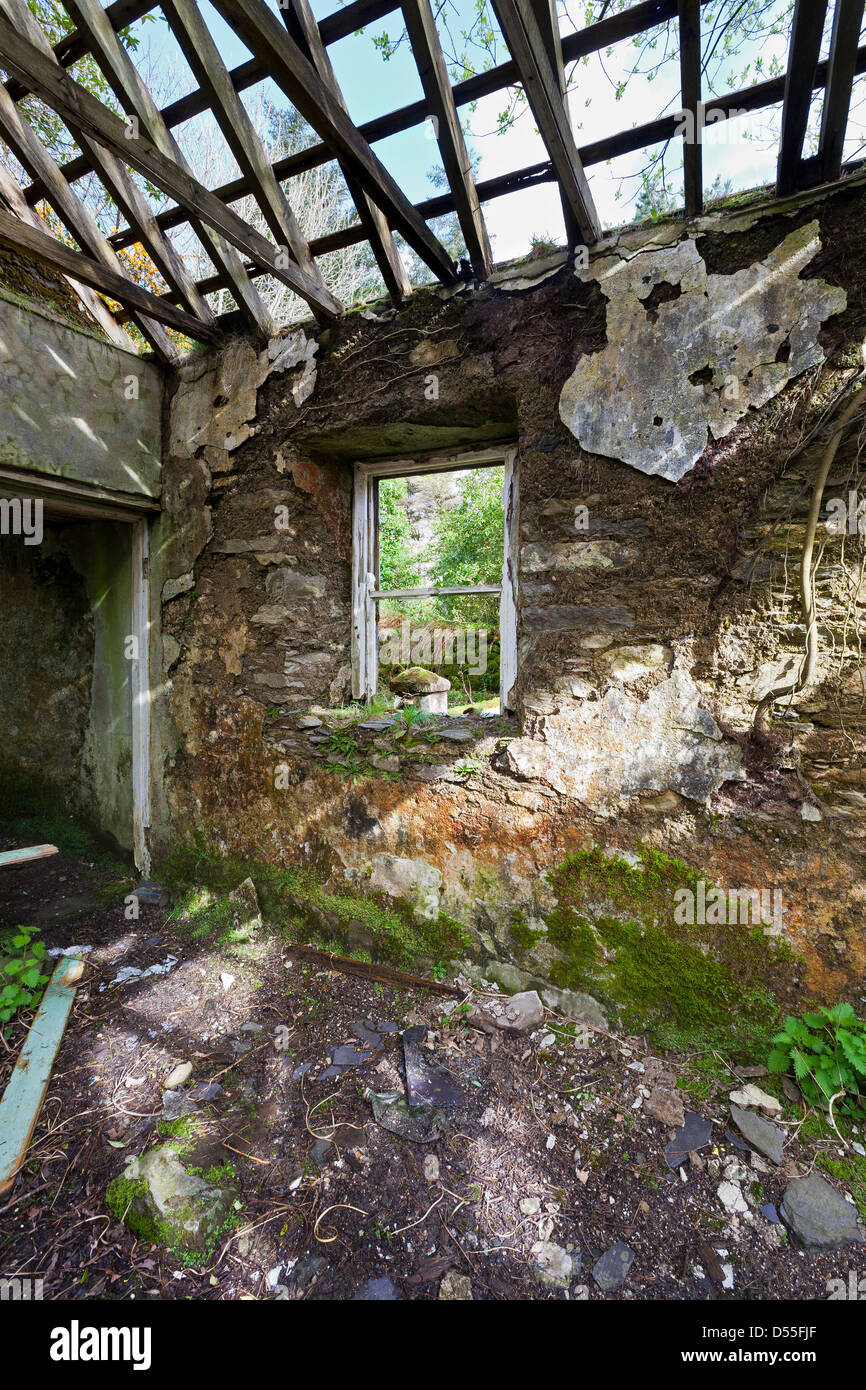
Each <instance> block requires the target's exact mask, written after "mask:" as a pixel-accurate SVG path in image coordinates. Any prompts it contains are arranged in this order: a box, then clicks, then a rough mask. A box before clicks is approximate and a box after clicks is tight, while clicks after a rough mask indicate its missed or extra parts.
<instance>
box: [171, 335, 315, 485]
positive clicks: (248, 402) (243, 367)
mask: <svg viewBox="0 0 866 1390" xmlns="http://www.w3.org/2000/svg"><path fill="white" fill-rule="evenodd" d="M318 346H319V345H318V343H317V342H316V341H315V340H314V339H311V338H307V336H306V334H305V333H304V331H303V329H297V330H296V331H295V332H293V333H288V334H283V335H281V336H280V337H278V338H272V339H271V341H270V343H269V344H268V346H267V348H265V349H263V350H262V351H261V352H256V350H255V348H254V347H253V345H252V343H250V342H249V341H248V340H247V339H245V338H234V339H232V341H231V342H230V343H228V345H227V346H226V348H225V349H224V350H223V351H222V352H221V353H220V354H219V355H218V356H217V357H213V356H210V355H208V356H202V357H193V358H191V359H190V360H189V361H188V362H185V363H183V365H182V366H181V367H180V368H179V369H178V389H177V391H176V392H175V394H174V397H173V399H172V403H171V422H170V431H169V439H170V452H171V453H172V454H174V455H175V456H177V457H180V458H194V457H195V455H196V454H197V453H198V451H199V450H200V449H207V450H215V451H216V452H217V454H219V453H221V452H225V453H231V452H232V451H233V450H234V449H237V448H238V447H239V446H240V445H241V444H243V443H244V441H245V440H247V439H249V438H250V436H251V435H252V434H254V433H256V426H255V424H254V421H255V418H256V409H257V405H258V393H259V387H260V386H263V385H264V383H265V381H266V380H267V378H268V377H269V376H270V375H271V373H273V372H288V371H294V372H295V376H294V378H293V381H292V396H293V399H294V402H295V405H296V406H300V405H303V403H304V401H305V400H307V398H308V397H309V395H310V394H311V392H312V390H313V387H314V386H315V384H316V362H315V354H316V352H317V351H318ZM208 462H210V463H211V464H213V459H210V458H209V459H208ZM215 471H219V469H218V468H217V469H216V470H215Z"/></svg>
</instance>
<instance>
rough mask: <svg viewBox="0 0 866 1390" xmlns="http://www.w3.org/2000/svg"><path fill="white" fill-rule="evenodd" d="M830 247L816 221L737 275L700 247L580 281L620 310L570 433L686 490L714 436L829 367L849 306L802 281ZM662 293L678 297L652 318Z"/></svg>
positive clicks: (647, 255) (837, 293)
mask: <svg viewBox="0 0 866 1390" xmlns="http://www.w3.org/2000/svg"><path fill="white" fill-rule="evenodd" d="M820 247H821V241H820V237H819V235H818V223H817V222H816V221H812V222H809V223H807V224H806V225H804V226H802V227H799V228H797V230H796V231H793V232H791V233H790V234H789V235H788V236H787V237H785V239H784V240H783V241H782V242H781V243H780V244H779V245H778V246H777V247H776V248H775V249H774V250H773V251H771V252H770V254H769V255H768V256H767V257H766V258H765V259H764V260H762V261H758V262H756V263H755V264H754V265H751V266H748V267H746V268H745V269H744V270H739V271H736V272H734V274H732V275H709V274H707V269H706V265H705V264H704V261H703V259H702V257H701V255H700V253H699V252H698V249H697V246H696V245H695V242H694V240H693V239H692V238H691V237H686V238H685V239H684V240H681V241H679V242H677V243H676V244H675V245H672V246H665V245H662V246H655V247H653V248H650V249H645V250H641V251H638V252H636V253H635V254H633V255H630V256H623V255H620V254H617V253H613V254H610V255H604V256H601V257H600V258H598V259H596V260H595V261H594V262H593V264H592V265H591V267H590V268H589V269H586V270H578V271H576V272H575V273H576V274H577V275H578V277H579V278H580V279H581V280H584V281H587V280H595V281H596V282H597V283H598V285H599V287H600V289H601V291H602V293H603V294H604V295H605V297H606V298H607V300H608V306H607V345H606V346H605V347H604V348H603V349H602V351H601V352H598V353H595V354H593V355H590V356H585V357H582V358H581V359H580V361H579V362H578V364H577V367H576V369H575V371H574V372H573V373H572V375H571V376H570V377H569V379H568V380H567V381H566V383H565V386H564V387H563V390H562V395H561V397H560V403H559V413H560V416H561V418H562V420H563V422H564V424H565V425H567V427H568V428H569V429H570V430H571V432H572V434H573V435H574V436H575V437H576V438H577V439H578V440H579V442H580V444H581V446H582V447H583V448H584V449H586V450H588V451H589V452H591V453H594V454H602V455H604V456H605V457H608V458H616V459H621V460H622V461H623V462H624V463H628V464H630V465H631V466H632V467H633V468H637V469H639V470H640V471H641V472H642V473H650V474H660V475H661V476H662V477H664V478H667V479H669V480H670V481H671V482H677V481H678V480H679V479H680V478H681V477H682V476H683V475H684V474H685V473H687V472H688V471H689V469H690V468H692V467H693V466H694V464H695V463H696V462H697V461H698V459H699V458H700V457H701V455H702V453H703V452H704V449H705V448H706V446H707V442H708V438H709V437H710V436H712V437H713V438H714V439H722V438H724V436H725V435H727V434H729V433H730V431H731V430H732V429H733V428H734V426H735V424H736V423H737V421H738V420H739V419H741V418H742V416H743V415H745V414H746V412H747V411H748V410H749V409H750V408H751V407H755V408H757V407H759V406H762V405H764V404H765V403H766V402H767V401H768V400H770V399H771V397H773V396H775V395H777V394H778V393H779V391H781V390H782V388H783V387H784V386H785V385H786V383H787V382H788V381H789V380H791V379H792V378H793V377H795V376H798V375H799V374H800V373H801V372H804V371H806V370H807V369H808V368H809V367H814V366H816V365H818V364H819V363H820V362H822V361H823V360H824V351H823V348H822V347H821V345H820V344H819V343H818V341H817V337H818V332H819V329H820V327H821V324H822V323H823V322H824V321H825V320H826V319H828V318H829V317H831V316H832V315H833V314H838V313H841V312H842V310H843V309H844V308H845V306H846V303H847V296H846V294H845V291H844V290H842V289H838V288H836V287H835V286H832V285H828V284H827V283H826V282H825V281H823V280H800V279H799V276H800V273H801V271H802V270H803V268H804V267H805V266H806V265H808V263H809V262H810V261H811V260H812V259H813V258H814V256H815V255H816V254H817V252H818V251H819V250H820ZM657 286H667V287H671V290H672V292H676V297H672V298H668V299H667V300H665V301H664V302H662V303H659V304H658V305H657V306H656V307H655V308H648V306H647V304H646V302H645V301H647V300H648V298H649V296H650V295H651V294H652V292H653V290H654V289H655V288H656V287H657ZM697 373H702V374H705V375H706V380H704V379H701V380H695V379H694V378H695V376H696V374H697Z"/></svg>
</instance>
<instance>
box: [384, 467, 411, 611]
mask: <svg viewBox="0 0 866 1390" xmlns="http://www.w3.org/2000/svg"><path fill="white" fill-rule="evenodd" d="M408 491H409V485H408V483H407V482H406V479H405V478H381V479H380V481H379V582H380V584H381V586H382V588H383V589H412V588H416V587H417V586H418V585H419V584H420V583H421V576H420V573H419V569H418V557H417V555H416V554H415V553H414V551H413V549H412V528H411V527H410V525H409V517H408V516H407V514H406V507H405V500H406V497H407V495H408Z"/></svg>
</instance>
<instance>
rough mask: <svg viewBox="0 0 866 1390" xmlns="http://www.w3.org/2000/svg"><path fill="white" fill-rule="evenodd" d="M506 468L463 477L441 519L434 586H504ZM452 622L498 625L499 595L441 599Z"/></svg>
mask: <svg viewBox="0 0 866 1390" xmlns="http://www.w3.org/2000/svg"><path fill="white" fill-rule="evenodd" d="M502 481H503V473H502V469H501V468H477V469H473V470H472V471H471V472H467V473H464V474H463V476H462V480H461V485H460V498H459V501H458V502H457V503H456V505H455V506H453V507H448V508H447V509H443V510H442V511H440V512H439V514H438V516H437V518H436V560H435V565H434V571H433V574H434V578H433V582H434V584H436V585H438V586H441V587H443V588H444V587H449V586H451V585H455V584H499V583H500V582H501V580H502V546H503V537H504V533H505V515H504V511H503V506H502ZM437 603H438V606H439V611H440V613H441V614H442V616H443V618H447V619H448V621H449V622H457V623H472V624H474V625H475V626H483V627H490V628H496V627H498V626H499V597H498V595H497V594H455V595H450V596H445V597H442V598H440V599H438V600H437Z"/></svg>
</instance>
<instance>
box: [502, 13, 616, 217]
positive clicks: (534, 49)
mask: <svg viewBox="0 0 866 1390" xmlns="http://www.w3.org/2000/svg"><path fill="white" fill-rule="evenodd" d="M493 8H494V9H495V11H496V16H497V18H498V20H499V27H500V28H501V30H502V32H503V34H504V35H505V42H506V43H507V44H508V47H509V50H510V52H511V56H512V58H513V59H514V62H515V64H516V66H517V71H518V72H519V74H520V81H521V84H522V86H523V90H524V92H525V93H526V99H527V101H528V102H529V106H530V109H531V110H532V114H533V116H534V117H535V123H536V125H537V126H538V129H539V131H540V133H541V138H542V140H543V141H544V144H545V148H546V150H547V152H548V154H549V155H550V162H551V164H552V165H553V168H554V170H555V171H556V177H557V179H558V181H559V186H560V188H561V189H562V192H563V194H564V195H565V197H566V199H567V201H568V205H569V207H570V209H571V212H572V214H573V216H574V219H575V221H576V222H577V226H578V230H579V231H580V235H581V236H582V238H583V240H584V241H585V242H586V243H587V245H592V244H593V242H595V241H597V240H598V239H599V237H600V236H601V222H600V221H599V217H598V213H597V212H596V210H595V204H594V203H593V201H592V194H591V193H590V191H589V184H588V183H587V181H586V175H585V174H584V172H583V165H582V163H581V159H580V155H579V154H578V152H577V146H576V145H575V143H574V136H573V135H572V132H571V123H570V122H569V119H568V112H567V110H566V107H565V102H564V100H563V97H562V93H561V91H560V87H559V81H558V79H557V76H556V74H555V72H554V70H553V67H552V66H551V63H550V60H549V58H548V56H547V52H546V49H545V45H544V41H543V39H542V36H541V31H540V29H539V27H538V22H537V20H536V18H535V15H534V13H533V11H532V8H531V6H530V4H529V0H493Z"/></svg>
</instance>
